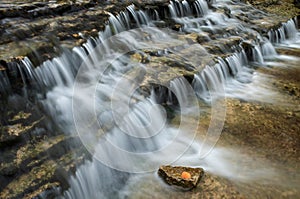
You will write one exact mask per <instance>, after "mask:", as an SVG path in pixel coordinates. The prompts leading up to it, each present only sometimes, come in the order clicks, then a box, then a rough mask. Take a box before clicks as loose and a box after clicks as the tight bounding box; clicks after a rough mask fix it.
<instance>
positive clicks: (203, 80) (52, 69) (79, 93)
mask: <svg viewBox="0 0 300 199" xmlns="http://www.w3.org/2000/svg"><path fill="white" fill-rule="evenodd" d="M168 8H169V13H170V15H171V17H172V19H173V20H174V21H175V22H176V23H180V24H182V25H183V28H182V30H181V31H182V32H184V33H205V35H206V36H207V40H205V41H211V40H218V41H219V40H221V39H229V38H230V37H231V36H239V35H240V34H244V33H245V34H246V33H247V34H248V35H258V36H257V37H256V38H255V40H254V42H253V43H251V45H250V47H249V49H245V48H244V47H243V45H241V44H240V43H239V44H237V45H236V46H231V47H230V48H228V47H223V46H222V50H221V52H222V53H224V54H226V53H228V54H229V55H228V56H227V55H226V56H223V58H221V57H217V58H216V59H215V62H214V63H211V64H210V65H206V66H204V67H202V70H201V71H198V72H197V73H196V74H195V75H194V78H193V83H192V86H193V89H194V91H192V90H190V88H189V87H188V86H186V84H185V83H184V81H186V80H184V79H183V78H182V79H181V78H179V79H174V80H172V81H171V82H170V84H169V85H168V86H169V87H170V89H169V90H168V91H167V95H166V96H167V98H168V99H167V101H168V103H170V104H172V102H174V101H175V100H177V101H179V102H181V104H180V110H176V111H178V112H180V113H181V114H183V115H184V116H186V117H187V118H185V117H183V118H181V119H182V120H181V124H182V125H181V128H182V129H179V130H178V129H176V128H174V127H173V126H172V125H171V124H169V123H168V121H167V120H166V119H165V118H166V114H167V113H166V111H164V109H163V108H162V107H161V106H160V105H158V103H157V102H158V101H159V102H160V101H164V100H163V99H160V96H159V95H160V94H161V93H158V95H157V94H156V93H155V92H154V91H151V92H150V94H149V96H144V95H143V94H141V93H139V92H138V91H137V92H133V93H130V92H128V90H129V91H133V90H131V89H132V88H131V86H132V85H131V83H130V81H129V82H127V81H124V80H123V79H124V76H127V75H128V76H130V75H132V74H131V72H132V71H134V72H135V71H139V70H141V71H142V72H138V73H137V74H138V75H133V76H134V78H132V77H131V78H129V80H131V81H133V79H135V80H134V81H135V82H138V83H141V82H139V78H142V77H141V76H143V75H144V73H143V71H144V70H146V69H145V68H146V66H145V65H143V64H141V63H139V64H137V63H134V62H132V61H131V60H130V59H129V58H128V54H125V55H124V54H121V50H124V49H125V51H126V53H129V54H130V52H131V51H137V50H139V49H156V48H157V54H158V55H160V56H162V55H166V54H168V52H171V53H170V54H172V53H173V54H175V55H177V54H176V53H177V52H178V51H179V50H178V51H176V50H174V49H175V47H174V48H173V50H172V47H173V46H176V47H177V46H180V47H182V46H188V42H187V41H184V42H183V41H182V40H179V39H178V37H179V35H180V34H182V32H181V33H180V34H177V33H172V34H170V33H169V32H168V31H165V30H160V29H158V28H156V27H154V25H153V24H154V23H153V21H151V20H150V17H149V16H148V15H147V14H146V13H145V12H143V11H141V10H138V11H137V10H136V9H135V7H134V6H133V5H130V6H128V7H127V8H126V10H125V11H123V12H121V13H120V14H119V15H117V16H114V15H112V14H110V18H109V23H108V24H107V25H106V29H105V30H104V31H103V32H100V33H99V36H98V38H90V39H89V40H88V41H87V42H86V43H85V44H84V45H83V46H82V47H75V48H73V49H72V50H64V51H63V53H62V54H61V55H60V56H59V57H56V58H54V59H52V60H48V61H45V62H44V63H43V64H42V65H41V66H40V67H37V68H34V67H33V65H32V63H31V62H30V60H29V59H27V58H25V59H24V60H23V61H22V63H21V64H22V65H24V67H21V66H20V65H18V66H17V67H16V68H14V69H11V70H17V71H18V72H19V73H20V74H21V77H22V81H23V84H24V85H25V87H24V89H25V90H24V94H26V85H27V84H28V83H29V82H28V79H29V80H30V84H31V85H33V86H34V87H36V88H37V90H40V91H42V92H45V96H46V97H45V98H43V97H41V99H40V101H41V102H42V104H43V106H44V108H45V110H47V111H48V112H49V115H50V116H51V117H52V118H53V120H54V121H55V124H56V125H57V126H58V127H59V128H60V129H61V130H62V131H64V132H65V133H66V134H74V132H76V130H77V131H79V135H80V137H81V139H82V141H83V144H84V145H85V146H86V147H87V148H88V150H89V151H90V152H91V153H92V154H93V155H94V157H93V159H92V160H91V161H86V162H85V163H84V164H83V165H81V166H80V167H78V168H77V171H76V173H75V175H74V176H71V177H70V179H69V180H68V181H69V185H70V188H69V189H68V190H66V191H64V192H63V193H62V196H61V197H62V198H125V197H127V196H128V195H130V194H128V193H124V192H119V190H120V189H123V190H127V188H128V187H126V186H125V184H126V182H127V181H130V180H131V179H132V178H133V177H135V176H133V175H132V174H129V173H128V172H134V173H138V172H141V171H143V172H144V171H153V170H155V169H156V168H157V167H158V166H159V165H161V164H167V163H172V162H175V163H176V164H181V165H185V164H187V165H192V166H202V167H204V168H205V169H207V170H208V171H211V172H213V173H217V174H218V175H223V176H226V177H230V178H232V177H233V176H234V174H235V172H238V171H237V170H238V169H235V170H233V171H232V172H228V170H229V169H228V168H229V164H228V161H227V159H230V158H233V156H235V155H236V154H234V153H229V152H228V151H227V150H226V149H216V150H215V151H214V152H212V153H211V154H210V155H209V156H208V157H207V158H204V159H202V160H201V161H200V160H199V159H198V158H199V156H200V154H201V146H200V143H199V142H201V140H200V139H198V140H196V141H194V137H195V135H193V132H190V131H189V128H191V125H195V124H191V122H190V120H189V116H190V115H197V114H198V112H197V111H195V109H197V106H196V102H195V101H193V102H192V103H190V101H189V97H190V94H191V93H194V92H195V93H196V95H197V97H198V98H200V99H204V101H206V102H208V101H210V100H211V98H212V97H211V96H212V95H218V94H220V93H221V90H222V88H223V87H225V95H226V96H230V97H236V98H243V97H244V95H243V94H244V93H245V92H244V91H243V90H245V87H244V85H247V84H251V82H252V81H253V78H254V75H253V74H254V73H255V70H254V69H253V68H251V66H252V65H255V66H261V65H264V63H265V61H264V60H265V59H269V58H272V56H274V55H276V51H275V49H274V47H273V45H272V44H271V43H270V42H272V43H280V42H281V43H282V42H285V41H286V40H287V39H288V40H293V39H296V38H297V35H298V32H297V29H296V27H295V22H294V21H293V20H289V21H288V22H286V23H284V24H283V25H282V27H281V28H279V29H278V30H271V31H270V32H269V33H268V36H269V37H268V40H269V41H270V42H269V41H268V40H267V39H266V38H264V37H262V36H260V34H259V33H258V32H256V31H254V30H252V29H251V28H249V27H245V25H241V23H240V21H239V20H238V19H233V18H229V17H228V16H226V15H225V14H222V13H216V12H214V11H212V10H210V9H209V8H208V5H207V2H206V1H204V0H197V1H195V2H194V3H193V4H190V3H189V2H188V1H185V0H184V1H171V2H170V4H169V6H168ZM194 11H195V13H193V12H194ZM193 14H195V16H196V17H194V16H193ZM130 18H132V19H133V20H134V23H135V25H136V27H147V28H145V29H144V30H142V31H140V30H132V31H126V30H129V29H131V28H133V27H131V26H132V23H131V19H130ZM161 18H163V17H162V16H159V15H158V13H157V11H156V12H155V17H154V19H155V20H158V19H161ZM227 27H230V28H231V30H232V31H231V32H230V33H228V32H227V33H226V32H224V29H225V28H227ZM122 32H123V34H119V36H118V37H115V38H114V40H112V39H111V40H109V42H107V41H106V40H108V39H109V38H110V37H111V36H112V35H114V34H117V33H122ZM170 35H171V36H170ZM241 40H242V41H241V43H243V42H245V43H246V42H247V41H248V38H241ZM243 40H244V41H243ZM249 40H250V39H249ZM205 41H199V43H202V42H203V43H204V44H205ZM97 46H101V48H99V47H98V48H97ZM199 46H200V45H199ZM95 47H96V48H95ZM166 49H168V50H166ZM177 49H179V47H177ZM201 49H202V47H201ZM194 53H195V52H194ZM195 54H196V53H195ZM179 56H180V54H179ZM197 61H198V60H193V62H194V63H198V62H197ZM82 64H84V65H82ZM106 66H107V68H105V67H106ZM99 71H101V72H102V74H101V75H100V76H99V73H100V72H99ZM146 71H147V70H146ZM78 74H79V75H78ZM76 75H77V77H76ZM139 75H141V76H139ZM0 78H1V79H3V80H2V81H1V82H0V92H3V91H4V90H7V89H9V88H10V82H9V80H8V79H9V78H8V74H7V73H6V72H4V73H0ZM120 82H121V83H120ZM74 84H75V89H74ZM120 84H121V85H120ZM122 84H123V85H122ZM166 86H167V85H166ZM162 90H163V89H162ZM112 91H115V92H112ZM239 92H242V94H240V93H239ZM162 96H164V97H165V95H162ZM175 96H176V99H174V97H175ZM91 99H93V101H92V102H93V103H91ZM114 103H115V104H114ZM112 104H113V105H112ZM128 104H130V107H129V108H128V109H126V108H124V107H125V106H127V105H128ZM74 107H75V110H74ZM95 110H96V111H95ZM74 112H75V113H74ZM185 114H186V115H185ZM198 116H199V114H198ZM73 119H75V124H74V120H73ZM99 129H104V130H103V131H101V132H99ZM128 132H129V133H128ZM189 145H191V146H189ZM186 146H189V148H188V150H186ZM202 147H203V146H202ZM205 147H206V146H204V148H205ZM162 148H163V150H160V149H162ZM124 151H125V152H128V153H135V154H138V155H137V156H131V155H130V154H128V153H125V152H124ZM232 154H233V155H232ZM177 157H180V158H177ZM216 162H218V164H216ZM258 176H259V174H258V175H257V176H256V177H258ZM242 177H243V179H244V178H245V179H247V177H248V176H247V175H245V176H242ZM237 178H238V177H237Z"/></svg>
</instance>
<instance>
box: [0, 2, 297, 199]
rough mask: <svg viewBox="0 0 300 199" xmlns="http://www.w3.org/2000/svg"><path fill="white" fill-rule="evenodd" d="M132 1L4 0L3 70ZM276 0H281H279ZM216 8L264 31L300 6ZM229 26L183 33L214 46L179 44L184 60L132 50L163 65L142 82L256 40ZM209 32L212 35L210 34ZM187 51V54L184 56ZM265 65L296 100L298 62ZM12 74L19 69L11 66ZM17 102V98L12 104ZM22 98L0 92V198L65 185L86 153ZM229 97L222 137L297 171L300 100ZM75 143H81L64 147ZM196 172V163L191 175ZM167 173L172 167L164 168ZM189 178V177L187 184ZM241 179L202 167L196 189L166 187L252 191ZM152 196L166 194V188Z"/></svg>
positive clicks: (221, 193)
mask: <svg viewBox="0 0 300 199" xmlns="http://www.w3.org/2000/svg"><path fill="white" fill-rule="evenodd" d="M112 3H114V4H112ZM130 3H132V1H126V2H123V3H118V2H113V1H110V2H107V1H103V2H100V1H81V2H80V3H74V1H57V3H55V4H52V3H49V2H43V3H41V2H32V1H28V2H23V3H18V1H16V2H13V1H7V2H5V3H4V4H2V5H1V6H2V7H1V9H0V18H1V22H0V24H1V30H0V36H1V40H0V52H1V53H0V56H1V57H0V59H1V60H5V61H1V62H0V70H1V71H5V70H7V63H9V62H19V61H20V60H22V59H23V58H24V56H29V57H30V58H31V60H32V61H33V62H34V65H35V66H37V65H38V64H39V63H41V62H42V61H44V60H46V59H49V58H52V57H53V56H55V55H58V54H59V53H60V49H59V48H58V49H56V48H54V47H57V45H62V46H63V47H67V48H72V47H74V46H79V45H81V44H83V43H84V42H85V41H86V39H87V38H88V37H90V36H96V35H97V34H98V31H100V30H103V28H104V24H105V22H106V21H107V19H108V16H109V15H108V12H111V13H113V14H115V13H118V12H120V11H122V10H124V9H125V7H126V6H127V5H129V4H130ZM134 3H135V4H136V5H137V7H139V8H149V9H154V8H167V5H168V1H152V2H149V1H145V2H143V1H137V2H134ZM253 4H254V5H255V6H257V7H258V8H262V7H261V6H263V7H267V8H266V10H268V11H269V7H272V6H273V4H270V5H269V4H268V6H266V5H265V4H256V3H253ZM274 5H276V6H277V4H274ZM281 5H282V4H281ZM288 6H290V3H289V4H288ZM288 8H289V7H288ZM215 9H219V10H220V12H225V13H226V14H227V15H228V16H230V17H235V18H238V19H240V20H242V21H244V22H245V24H251V25H250V27H252V28H254V29H255V30H257V31H258V32H260V33H263V34H264V35H266V33H267V31H268V30H269V29H271V28H278V27H279V26H280V25H281V23H282V22H285V21H286V20H287V19H288V18H289V17H292V16H294V15H295V13H296V12H297V13H299V12H298V11H294V8H293V9H291V10H292V11H291V12H290V14H289V15H287V16H286V17H282V16H275V15H274V16H272V17H270V16H268V15H266V14H264V13H261V12H260V11H258V10H255V9H253V8H252V7H251V6H250V5H249V6H245V5H242V4H239V3H237V4H233V5H231V6H229V8H225V7H223V6H221V5H220V6H219V7H216V8H215ZM239 10H242V12H239ZM270 12H273V11H270ZM274 13H277V11H276V12H275V11H274ZM162 26H163V27H173V29H174V30H179V29H180V28H181V27H183V25H182V24H180V23H177V22H176V23H175V22H174V21H172V20H170V19H165V23H163V25H162ZM226 31H227V32H228V37H226V38H222V37H223V33H224V32H223V30H219V31H218V30H216V32H212V31H210V30H207V31H206V32H205V31H204V32H202V33H199V34H197V33H187V34H185V35H182V36H181V38H179V40H183V41H184V43H188V42H190V43H191V42H194V44H197V43H198V44H201V45H203V47H204V49H205V50H207V51H208V52H209V53H210V54H207V53H204V51H201V52H203V53H200V54H192V56H191V53H190V52H195V48H194V47H195V46H193V45H190V46H189V48H187V49H181V50H178V51H177V53H179V54H180V55H181V57H184V58H187V59H186V60H183V59H182V58H181V57H178V56H177V57H176V56H173V55H169V56H168V57H167V56H165V55H164V56H159V54H157V52H155V51H151V50H149V51H145V52H144V54H142V55H141V54H134V55H132V59H133V60H135V61H137V62H141V63H145V65H147V67H148V68H155V69H159V73H157V72H155V74H154V73H151V70H149V73H148V77H151V78H153V79H155V80H154V81H152V80H151V78H148V79H145V80H144V81H143V83H142V86H143V85H144V86H148V85H149V84H151V82H157V81H158V82H160V83H166V82H169V81H170V80H172V79H174V78H175V77H178V76H183V77H189V78H192V77H193V75H194V74H195V72H196V71H198V70H201V68H203V67H204V66H205V65H213V64H214V63H215V62H214V61H213V59H214V56H216V57H217V56H223V57H226V56H229V55H230V54H231V53H232V52H233V51H234V50H235V49H237V48H240V45H242V46H247V45H248V46H251V44H252V43H253V40H255V38H256V33H255V32H254V33H251V34H249V33H246V32H240V30H239V29H238V28H237V27H229V28H228V29H227V30H226ZM229 33H230V34H229ZM208 37H210V38H212V39H215V40H214V41H210V40H208ZM254 43H255V42H254ZM232 47H234V48H232ZM278 52H280V53H282V54H289V55H294V56H299V51H297V50H285V49H278ZM225 53H228V54H225ZM37 55H38V56H37ZM188 55H190V57H187V56H188ZM193 56H195V57H201V63H196V64H195V63H194V62H190V61H189V60H193ZM170 66H171V67H170ZM262 70H263V72H265V73H267V74H270V75H273V76H274V81H273V82H272V83H273V86H274V87H275V88H276V89H278V90H279V91H280V93H282V94H283V95H284V96H285V97H286V99H287V102H290V103H291V104H299V96H300V93H299V92H300V88H299V85H300V84H299V78H298V77H299V75H298V74H299V72H300V71H299V70H298V69H285V70H264V69H262ZM8 75H9V74H8ZM11 76H12V77H14V76H13V74H11ZM13 81H14V82H17V83H16V84H15V85H14V86H15V87H16V88H19V89H20V90H21V88H22V86H23V83H22V81H21V80H20V78H19V79H18V78H15V79H13ZM1 97H2V96H1ZM9 100H11V99H9ZM21 101H23V102H25V101H27V100H26V99H25V100H21ZM15 104H18V106H16V107H14V106H15ZM20 104H22V103H19V102H17V103H12V104H11V105H9V102H7V101H6V100H5V99H4V97H3V101H2V100H1V112H2V115H1V117H0V121H1V126H0V132H1V134H0V151H1V156H0V160H1V161H0V190H1V191H0V198H33V197H35V196H37V195H38V194H40V193H42V192H44V191H45V190H53V189H55V188H62V189H66V188H67V187H68V184H67V182H65V178H64V177H66V176H69V175H70V173H73V172H74V171H75V170H76V167H77V166H78V165H80V164H81V163H82V162H84V160H85V159H86V158H88V157H89V156H88V155H87V153H86V151H85V150H84V148H83V147H82V146H81V145H80V144H78V142H79V140H78V138H77V137H72V136H65V135H63V132H55V130H53V129H52V130H51V129H50V130H51V131H54V132H55V133H53V132H49V131H50V130H49V129H48V128H47V126H48V125H47V123H48V122H49V121H48V120H47V118H44V117H43V113H42V111H41V110H40V109H39V108H38V107H34V108H32V109H30V108H28V107H31V106H32V105H31V104H29V105H28V104H27V105H26V104H23V105H20ZM227 105H228V107H229V108H228V119H227V121H226V123H225V128H224V132H225V135H224V137H225V140H229V141H228V142H229V143H230V144H236V143H239V144H241V146H245V147H249V148H250V151H255V148H262V149H261V151H259V152H258V153H259V154H260V155H261V156H263V157H264V158H265V159H268V160H271V161H275V162H276V163H278V162H279V163H283V164H289V165H292V166H290V167H289V169H288V171H287V172H290V173H295V174H296V175H297V169H298V168H299V164H298V163H299V157H300V156H299V146H298V143H299V142H297V141H298V140H299V135H298V132H299V131H300V130H299V125H298V124H299V122H300V121H299V107H297V106H293V107H292V108H291V107H278V106H277V105H264V104H257V103H253V102H249V103H246V102H243V101H242V100H241V101H240V100H228V103H227ZM249 118H250V119H249ZM245 128H246V130H244V131H243V132H241V129H245ZM72 145H74V146H75V147H74V148H76V149H74V148H72V147H66V146H72ZM78 146H81V147H78ZM270 148H272V149H274V151H273V152H270V151H269V150H268V149H270ZM262 151H265V152H262ZM251 153H254V152H251ZM74 157H76V158H74ZM283 168H284V167H283ZM177 169H178V168H177ZM180 169H182V168H180ZM180 169H178V170H180ZM175 170H176V169H175ZM193 172H194V171H191V173H192V178H193V176H194V173H193ZM165 173H166V175H167V172H165ZM172 175H174V174H170V176H172ZM195 175H196V174H195ZM202 175H203V172H202V170H199V169H198V170H197V176H199V178H197V179H198V180H199V179H200V177H201V176H202ZM62 176H63V177H62ZM178 181H179V182H178ZM169 182H170V184H175V185H178V186H183V187H185V188H190V187H195V186H196V184H197V182H198V181H197V180H196V179H193V181H192V182H189V181H183V182H181V179H180V180H179V177H178V175H177V174H176V175H175V177H174V180H170V181H169ZM185 182H188V183H187V184H185ZM296 182H297V181H296ZM152 185H153V187H155V189H157V190H159V191H158V192H159V193H161V194H162V195H163V193H164V192H165V191H166V190H164V189H163V188H161V185H159V186H158V185H157V184H155V183H153V184H152ZM243 186H247V185H239V186H237V185H234V184H233V183H232V182H230V181H228V180H224V179H222V178H220V177H216V176H213V175H212V174H209V173H205V174H204V175H203V181H202V183H201V185H198V186H197V187H196V189H194V190H193V191H191V192H189V193H181V192H180V193H174V192H168V193H167V194H166V195H168V194H169V196H170V198H178V195H179V196H181V197H182V198H191V197H194V198H248V197H247V196H249V194H248V193H247V192H246V193H243V194H241V193H240V192H239V189H242V190H244V189H243ZM241 187H242V188H241ZM253 187H254V188H253ZM253 187H251V188H249V189H250V191H249V192H250V193H251V191H253V190H255V189H258V192H259V191H260V192H263V191H264V190H262V188H261V187H259V185H257V186H255V185H253ZM264 188H265V190H267V191H268V193H266V195H267V196H268V194H269V193H270V195H272V191H274V190H276V189H277V187H275V188H274V187H264ZM246 190H247V188H246ZM278 190H279V191H278V192H280V193H278V192H276V193H278V194H280V196H282V197H285V198H288V197H295V198H296V196H297V194H299V193H298V192H297V191H294V190H293V189H292V191H290V192H288V191H284V190H282V189H278ZM135 194H136V197H135V198H145V195H144V194H140V193H138V192H137V193H135ZM135 194H133V195H135ZM139 194H140V195H139ZM266 195H263V196H266ZM133 197H134V196H133ZM146 198H147V196H146ZM148 198H153V197H152V196H151V197H148ZM154 198H161V195H158V196H157V197H154Z"/></svg>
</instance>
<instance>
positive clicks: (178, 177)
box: [158, 165, 204, 190]
mask: <svg viewBox="0 0 300 199" xmlns="http://www.w3.org/2000/svg"><path fill="white" fill-rule="evenodd" d="M186 174H188V175H186ZM158 175H159V176H160V177H161V178H162V179H163V180H164V181H165V182H166V183H167V184H169V185H173V186H176V187H179V188H183V189H184V190H190V189H193V188H195V187H196V186H197V184H198V183H199V181H200V180H201V178H202V176H203V175H204V170H203V169H202V168H191V167H183V166H170V165H166V166H160V167H159V170H158Z"/></svg>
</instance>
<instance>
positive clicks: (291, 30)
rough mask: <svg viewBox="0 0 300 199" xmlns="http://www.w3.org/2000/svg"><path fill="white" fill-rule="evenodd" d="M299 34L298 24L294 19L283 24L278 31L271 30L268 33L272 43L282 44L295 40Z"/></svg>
mask: <svg viewBox="0 0 300 199" xmlns="http://www.w3.org/2000/svg"><path fill="white" fill-rule="evenodd" d="M297 32H298V30H297V26H296V22H295V21H294V20H293V19H290V20H288V21H287V22H286V23H283V24H282V26H281V27H280V28H278V29H277V30H273V29H272V30H270V31H269V32H268V37H269V40H270V41H271V42H272V43H282V42H285V41H286V40H295V39H296V37H297Z"/></svg>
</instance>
